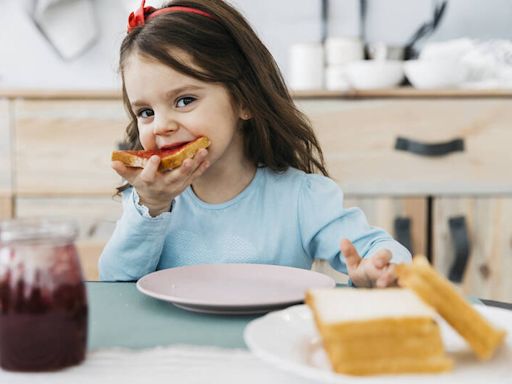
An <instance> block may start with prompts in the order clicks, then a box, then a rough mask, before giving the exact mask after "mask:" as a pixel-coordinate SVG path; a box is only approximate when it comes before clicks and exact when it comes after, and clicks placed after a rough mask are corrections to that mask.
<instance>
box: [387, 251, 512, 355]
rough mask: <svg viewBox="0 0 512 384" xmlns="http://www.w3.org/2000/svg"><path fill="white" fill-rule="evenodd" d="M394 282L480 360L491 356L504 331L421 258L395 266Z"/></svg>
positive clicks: (502, 338)
mask: <svg viewBox="0 0 512 384" xmlns="http://www.w3.org/2000/svg"><path fill="white" fill-rule="evenodd" d="M396 273H397V276H398V283H399V285H401V286H403V287H407V288H410V289H412V290H413V291H414V292H416V294H417V295H418V296H420V297H421V298H422V299H423V300H424V301H425V302H426V303H427V304H429V305H431V306H432V307H434V308H435V309H436V311H437V312H438V313H439V314H440V315H441V316H442V317H443V318H444V319H445V320H446V321H447V322H448V323H449V324H450V325H451V326H452V327H453V328H454V329H455V330H456V331H457V332H458V333H459V334H460V335H461V336H462V337H463V338H464V339H465V340H466V341H467V342H468V344H469V345H470V346H471V348H472V349H473V351H474V352H475V354H476V356H477V357H478V358H479V359H481V360H487V359H489V358H491V357H492V355H493V354H494V351H495V350H496V349H497V348H498V347H499V346H500V344H502V343H503V341H504V339H505V335H506V332H505V331H504V330H501V329H496V328H495V327H493V326H492V325H491V324H490V323H489V322H488V321H487V320H486V319H485V318H484V317H483V316H482V315H481V314H480V313H479V312H478V311H476V310H475V309H474V308H473V307H472V306H471V304H469V303H468V302H467V301H466V300H465V299H464V298H463V297H462V296H461V295H460V294H459V293H458V292H457V291H456V290H455V288H454V287H453V285H452V284H451V283H450V282H449V281H448V280H447V279H446V278H444V277H443V276H441V275H440V274H439V273H438V272H436V270H434V268H432V267H431V266H430V264H429V262H428V260H427V259H426V257H425V256H421V255H418V256H415V257H414V259H413V263H412V264H399V265H397V266H396Z"/></svg>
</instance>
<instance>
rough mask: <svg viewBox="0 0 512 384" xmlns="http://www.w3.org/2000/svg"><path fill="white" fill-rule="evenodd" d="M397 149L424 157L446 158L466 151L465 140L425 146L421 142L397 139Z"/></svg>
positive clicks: (403, 138) (402, 138)
mask: <svg viewBox="0 0 512 384" xmlns="http://www.w3.org/2000/svg"><path fill="white" fill-rule="evenodd" d="M395 149H397V150H400V151H407V152H412V153H415V154H417V155H422V156H445V155H448V154H450V153H452V152H458V151H460V152H463V151H464V139H454V140H451V141H447V142H445V143H435V144H425V143H420V142H419V141H414V140H411V139H406V138H405V137H397V138H396V142H395Z"/></svg>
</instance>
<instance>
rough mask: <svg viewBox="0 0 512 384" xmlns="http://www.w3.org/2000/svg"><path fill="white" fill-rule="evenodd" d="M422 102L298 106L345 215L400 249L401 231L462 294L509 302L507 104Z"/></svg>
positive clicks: (510, 101)
mask: <svg viewBox="0 0 512 384" xmlns="http://www.w3.org/2000/svg"><path fill="white" fill-rule="evenodd" d="M388 96H389V95H388ZM427 96H429V97H426V98H424V97H414V95H413V97H411V98H389V97H377V98H370V99H360V98H359V99H332V98H331V99H329V98H327V99H318V98H317V99H304V100H298V102H297V104H298V106H299V108H301V109H302V110H303V111H304V112H305V114H306V115H307V116H308V117H309V119H310V120H311V122H312V124H313V126H314V128H315V131H316V133H317V135H318V138H319V141H320V144H321V146H322V148H323V150H324V155H325V159H326V162H327V166H328V170H329V172H330V173H331V176H332V177H333V178H334V179H335V180H336V181H337V182H338V183H339V184H340V186H341V187H342V189H343V190H344V192H345V195H346V196H349V197H350V198H348V199H347V200H346V205H347V206H351V205H354V206H359V207H361V208H362V210H363V211H364V212H365V213H366V215H367V216H368V221H369V222H370V223H371V224H373V225H376V226H380V227H382V228H384V229H386V230H387V231H388V232H390V233H391V234H393V235H394V236H395V237H396V238H399V239H400V236H399V235H398V233H397V231H396V229H397V228H399V227H400V224H404V223H405V224H407V225H408V226H409V231H408V233H409V236H406V237H405V238H406V239H407V238H408V239H410V241H411V249H412V252H413V253H414V254H418V253H422V254H426V255H427V256H429V258H430V259H431V260H432V261H433V264H434V266H435V267H436V268H437V269H438V270H439V271H441V272H442V273H443V274H445V275H446V276H447V277H449V278H450V279H451V280H452V281H454V282H456V283H457V284H458V285H459V286H460V289H461V290H462V291H463V292H464V293H466V294H470V295H475V296H479V297H482V298H488V299H497V300H505V301H512V279H510V276H512V254H511V253H512V251H511V249H512V234H511V231H512V212H511V209H512V207H511V204H512V177H510V170H509V169H510V168H511V167H512V156H510V145H511V143H512V126H511V121H512V98H510V97H478V95H477V96H476V97H475V95H471V97H468V98H464V97H449V98H448V97H447V98H432V97H431V96H432V95H427ZM501 96H502V95H501ZM509 96H510V95H509ZM397 218H402V220H401V221H400V220H399V221H398V222H397V221H396V219H397ZM402 235H403V233H402ZM464 240H465V241H464ZM464 261H466V263H464Z"/></svg>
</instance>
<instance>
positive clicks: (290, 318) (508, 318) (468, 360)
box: [244, 305, 512, 384]
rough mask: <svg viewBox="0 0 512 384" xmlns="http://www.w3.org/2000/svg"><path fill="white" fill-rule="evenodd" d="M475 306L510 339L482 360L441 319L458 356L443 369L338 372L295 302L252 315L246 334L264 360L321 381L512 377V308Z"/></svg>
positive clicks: (303, 310) (510, 380) (448, 380)
mask: <svg viewBox="0 0 512 384" xmlns="http://www.w3.org/2000/svg"><path fill="white" fill-rule="evenodd" d="M475 308H477V310H479V311H480V312H481V313H483V314H484V316H486V317H487V318H488V319H489V320H490V321H491V322H492V323H494V324H496V326H498V327H501V328H504V329H506V330H507V333H508V335H507V339H506V342H505V345H504V346H503V347H502V348H501V349H500V350H499V351H498V353H497V354H496V356H494V358H492V359H491V360H490V361H486V362H481V361H477V360H476V358H475V357H474V356H473V354H472V352H471V350H470V349H469V346H468V345H467V344H466V343H465V342H464V340H463V339H462V338H461V337H460V336H459V335H458V334H456V333H455V331H454V330H453V329H452V328H451V327H449V326H448V324H447V323H445V322H444V321H443V320H441V319H440V320H439V321H438V322H439V325H440V327H441V333H442V337H443V342H444V344H445V348H446V350H447V352H448V354H449V355H450V357H452V358H453V359H454V360H455V366H454V370H453V371H452V372H449V373H442V374H422V375H380V376H372V377H359V376H349V375H342V374H337V373H334V372H333V371H332V370H331V368H330V365H329V362H328V360H327V356H326V355H325V353H324V351H323V348H322V346H321V343H320V338H319V336H318V333H317V331H316V328H315V325H314V322H313V319H312V316H311V311H310V310H309V308H308V307H307V306H306V305H296V306H293V307H290V308H287V309H284V310H281V311H276V312H272V313H269V314H267V315H265V316H263V317H260V318H258V319H256V320H253V321H251V322H250V323H249V324H248V325H247V327H246V328H245V332H244V339H245V342H246V344H247V346H248V347H249V349H250V350H251V351H252V352H253V353H254V354H255V355H256V356H258V357H259V358H261V359H262V360H264V361H266V362H268V363H270V364H272V365H274V366H276V367H278V368H281V369H284V370H287V371H289V372H291V373H294V374H296V375H298V376H301V377H303V378H307V379H312V380H315V381H316V382H321V383H357V384H366V383H368V384H370V383H371V384H376V383H379V384H381V383H389V384H391V383H392V384H400V383H404V384H406V383H407V384H409V383H415V384H416V383H429V384H431V383H435V384H441V383H450V384H453V383H478V384H481V383H485V384H489V383H500V384H502V383H512V311H508V310H505V309H500V308H491V307H485V306H482V305H477V306H475Z"/></svg>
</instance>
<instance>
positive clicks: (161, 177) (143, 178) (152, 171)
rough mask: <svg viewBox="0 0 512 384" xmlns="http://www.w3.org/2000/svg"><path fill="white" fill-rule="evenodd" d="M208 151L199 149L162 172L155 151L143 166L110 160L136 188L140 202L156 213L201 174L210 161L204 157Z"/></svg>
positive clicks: (116, 169) (113, 166) (166, 206)
mask: <svg viewBox="0 0 512 384" xmlns="http://www.w3.org/2000/svg"><path fill="white" fill-rule="evenodd" d="M207 155H208V150H206V149H201V150H199V151H198V152H197V153H196V154H195V156H194V157H193V158H190V159H186V160H185V161H184V162H183V163H182V164H181V166H180V167H178V168H175V169H171V170H168V171H164V172H160V171H158V165H159V164H160V158H159V157H158V156H156V155H154V156H152V157H151V158H150V159H149V161H148V162H147V164H146V166H145V167H144V168H143V169H142V168H131V167H127V166H125V165H124V164H123V163H122V162H120V161H113V162H112V168H113V169H114V171H116V172H117V173H118V174H119V175H120V176H121V177H123V178H124V179H125V180H126V181H128V183H130V184H131V185H132V186H133V187H134V188H135V189H136V190H137V193H138V194H139V197H140V203H141V204H143V205H144V206H146V207H147V208H148V210H149V214H150V215H151V216H152V217H155V216H158V215H159V214H161V213H163V212H168V211H169V209H170V208H171V203H172V201H173V200H174V198H175V197H176V196H178V195H179V194H180V193H182V192H183V191H184V190H185V189H186V188H187V187H188V186H189V185H190V184H192V182H193V181H194V180H195V179H196V178H198V177H199V176H201V175H202V174H203V172H204V171H205V170H206V169H207V168H208V166H209V165H210V164H209V162H208V161H207V160H205V159H206V156H207Z"/></svg>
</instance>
